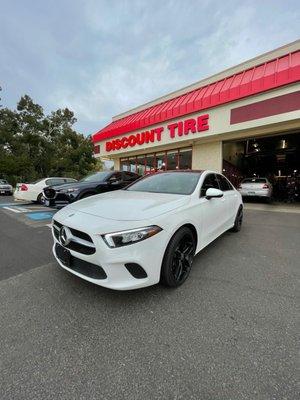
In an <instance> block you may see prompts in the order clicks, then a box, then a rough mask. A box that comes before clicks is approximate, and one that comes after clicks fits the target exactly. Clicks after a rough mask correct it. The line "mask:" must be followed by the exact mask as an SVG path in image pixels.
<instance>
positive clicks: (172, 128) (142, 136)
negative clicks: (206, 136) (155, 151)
mask: <svg viewBox="0 0 300 400" xmlns="http://www.w3.org/2000/svg"><path fill="white" fill-rule="evenodd" d="M208 119H209V115H208V114H205V115H200V116H199V117H197V118H188V119H186V120H184V121H178V122H174V123H172V124H169V125H167V129H168V131H169V135H170V138H171V139H174V138H175V136H176V135H177V136H183V135H188V134H189V133H196V132H202V131H207V130H208V129H209V125H208ZM163 131H164V127H163V126H160V127H158V128H154V129H151V130H150V131H145V132H141V133H136V134H132V135H130V136H128V137H127V136H124V137H122V138H121V139H115V140H111V141H109V142H106V145H105V148H106V151H107V152H109V151H113V150H120V149H126V148H127V147H128V146H129V147H134V146H136V145H140V146H141V145H143V144H145V143H154V142H155V141H158V142H160V141H161V139H162V134H163Z"/></svg>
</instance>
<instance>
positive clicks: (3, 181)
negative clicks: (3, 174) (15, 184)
mask: <svg viewBox="0 0 300 400" xmlns="http://www.w3.org/2000/svg"><path fill="white" fill-rule="evenodd" d="M7 184H8V182H7V181H6V180H5V179H0V185H7Z"/></svg>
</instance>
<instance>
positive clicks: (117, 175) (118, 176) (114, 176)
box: [108, 172, 122, 181]
mask: <svg viewBox="0 0 300 400" xmlns="http://www.w3.org/2000/svg"><path fill="white" fill-rule="evenodd" d="M108 180H109V181H110V180H117V181H121V180H122V174H121V172H116V173H114V174H112V176H110V177H109V178H108Z"/></svg>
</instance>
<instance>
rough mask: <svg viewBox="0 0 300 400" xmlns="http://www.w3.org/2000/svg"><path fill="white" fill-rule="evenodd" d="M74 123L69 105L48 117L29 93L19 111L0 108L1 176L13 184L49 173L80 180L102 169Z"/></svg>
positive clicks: (86, 139) (90, 143)
mask: <svg viewBox="0 0 300 400" xmlns="http://www.w3.org/2000/svg"><path fill="white" fill-rule="evenodd" d="M75 122H76V118H75V116H74V113H73V112H72V111H71V110H69V109H68V108H65V109H59V110H56V111H53V112H52V113H51V114H50V115H47V116H45V114H44V111H43V108H42V107H41V106H40V105H38V104H36V103H34V102H33V100H32V99H31V98H30V97H29V96H27V95H25V96H23V97H21V99H20V101H19V102H18V104H17V109H16V110H9V109H8V108H4V109H3V108H2V109H0V177H1V176H3V177H6V178H7V179H9V180H10V181H11V182H12V183H16V181H30V180H36V179H38V178H43V177H46V176H50V175H51V176H70V177H74V178H77V179H78V178H81V177H82V176H84V175H86V174H87V173H89V172H91V171H94V170H95V168H101V165H99V164H97V161H96V159H95V158H94V156H93V144H92V141H91V139H90V137H85V136H83V135H82V134H80V133H78V132H76V131H75V130H74V129H73V125H74V124H75Z"/></svg>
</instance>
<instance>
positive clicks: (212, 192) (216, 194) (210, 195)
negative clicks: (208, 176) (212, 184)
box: [205, 188, 224, 200]
mask: <svg viewBox="0 0 300 400" xmlns="http://www.w3.org/2000/svg"><path fill="white" fill-rule="evenodd" d="M223 195H224V193H223V192H222V190H219V189H215V188H209V189H207V191H206V193H205V198H206V199H207V200H210V199H215V198H220V197H223Z"/></svg>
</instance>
